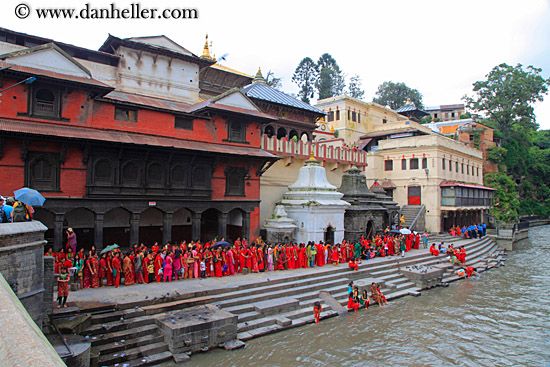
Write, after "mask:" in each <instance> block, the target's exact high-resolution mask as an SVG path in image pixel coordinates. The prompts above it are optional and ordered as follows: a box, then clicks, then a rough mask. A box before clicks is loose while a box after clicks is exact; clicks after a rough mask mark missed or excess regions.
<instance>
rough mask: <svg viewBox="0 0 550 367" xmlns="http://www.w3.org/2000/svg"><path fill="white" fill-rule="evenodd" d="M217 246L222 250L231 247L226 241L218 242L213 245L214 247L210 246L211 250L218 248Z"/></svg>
mask: <svg viewBox="0 0 550 367" xmlns="http://www.w3.org/2000/svg"><path fill="white" fill-rule="evenodd" d="M218 246H221V247H222V248H226V247H229V246H231V244H230V243H229V242H226V241H220V242H216V243H215V244H214V246H212V248H214V247H218Z"/></svg>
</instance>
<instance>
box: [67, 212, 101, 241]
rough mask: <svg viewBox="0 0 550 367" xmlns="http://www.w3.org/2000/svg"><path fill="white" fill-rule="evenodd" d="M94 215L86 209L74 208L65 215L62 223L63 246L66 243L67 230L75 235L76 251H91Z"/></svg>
mask: <svg viewBox="0 0 550 367" xmlns="http://www.w3.org/2000/svg"><path fill="white" fill-rule="evenodd" d="M94 227H95V215H94V213H93V212H92V211H90V210H88V209H86V208H75V209H72V210H70V211H68V212H67V213H65V220H64V221H63V246H65V244H66V243H67V233H65V231H66V230H67V228H72V229H73V231H74V233H75V234H76V241H77V244H78V249H80V248H84V249H86V250H88V249H91V248H92V245H93V244H94Z"/></svg>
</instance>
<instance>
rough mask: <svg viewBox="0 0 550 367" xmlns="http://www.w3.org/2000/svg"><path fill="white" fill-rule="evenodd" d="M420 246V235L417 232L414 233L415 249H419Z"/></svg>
mask: <svg viewBox="0 0 550 367" xmlns="http://www.w3.org/2000/svg"><path fill="white" fill-rule="evenodd" d="M419 248H420V235H419V234H418V233H417V234H416V235H414V249H415V250H418V249H419Z"/></svg>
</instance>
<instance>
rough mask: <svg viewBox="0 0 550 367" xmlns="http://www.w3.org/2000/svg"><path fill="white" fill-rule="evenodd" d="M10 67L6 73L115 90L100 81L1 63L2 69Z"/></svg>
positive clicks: (0, 67)
mask: <svg viewBox="0 0 550 367" xmlns="http://www.w3.org/2000/svg"><path fill="white" fill-rule="evenodd" d="M8 67H9V69H6V70H4V72H6V73H10V72H14V71H15V72H19V73H22V74H25V75H27V76H35V77H38V78H39V79H40V78H46V79H57V80H63V81H66V82H73V83H78V84H85V85H88V86H93V87H98V88H102V89H104V90H113V89H114V88H113V87H111V86H109V85H107V84H105V83H102V82H100V81H99V80H95V79H92V78H84V77H81V76H74V75H68V74H61V73H56V72H54V71H49V70H43V69H37V68H32V67H29V66H20V65H15V64H10V63H7V62H4V61H0V69H2V68H8Z"/></svg>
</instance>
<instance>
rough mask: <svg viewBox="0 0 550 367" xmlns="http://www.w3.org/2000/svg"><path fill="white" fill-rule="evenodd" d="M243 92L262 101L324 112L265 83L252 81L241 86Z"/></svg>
mask: <svg viewBox="0 0 550 367" xmlns="http://www.w3.org/2000/svg"><path fill="white" fill-rule="evenodd" d="M243 92H244V94H246V95H247V96H248V97H250V98H256V99H261V100H263V101H268V102H273V103H278V104H282V105H285V106H289V107H294V108H298V109H301V110H307V111H310V112H313V113H317V114H319V115H324V114H325V113H324V112H323V111H321V110H320V109H318V108H315V107H313V106H311V105H309V104H307V103H305V102H303V101H300V100H299V99H296V98H294V97H292V96H290V95H288V94H286V93H284V92H281V91H280V90H277V89H275V88H273V87H270V86H269V85H267V84H265V83H252V84H249V85H247V86H246V87H244V88H243Z"/></svg>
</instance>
